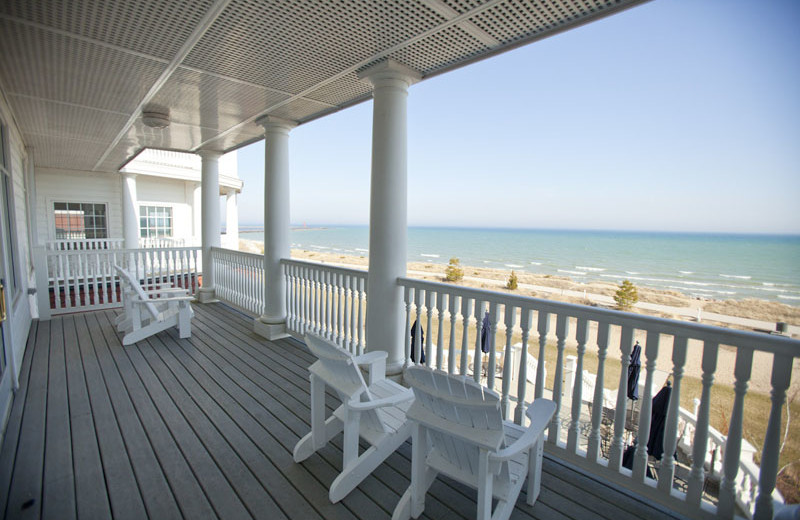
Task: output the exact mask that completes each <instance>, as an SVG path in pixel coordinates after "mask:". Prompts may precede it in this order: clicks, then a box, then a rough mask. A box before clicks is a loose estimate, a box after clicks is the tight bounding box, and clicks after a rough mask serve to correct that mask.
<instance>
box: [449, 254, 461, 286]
mask: <svg viewBox="0 0 800 520" xmlns="http://www.w3.org/2000/svg"><path fill="white" fill-rule="evenodd" d="M460 264H461V262H460V261H459V260H458V258H456V257H453V258H451V259H450V264H449V265H448V266H447V269H445V270H444V277H445V280H447V281H448V282H459V281H461V280H463V279H464V270H463V269H461V265H460Z"/></svg>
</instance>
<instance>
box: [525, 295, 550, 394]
mask: <svg viewBox="0 0 800 520" xmlns="http://www.w3.org/2000/svg"><path fill="white" fill-rule="evenodd" d="M538 319H539V322H538V328H537V332H538V333H539V358H538V359H537V363H536V388H535V389H534V393H533V396H534V399H539V398H540V397H542V395H544V385H545V383H546V381H545V380H544V359H545V358H544V356H545V347H546V346H547V334H548V332H550V314H548V313H546V312H544V311H539V318H538ZM526 363H527V360H526Z"/></svg>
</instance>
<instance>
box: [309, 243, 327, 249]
mask: <svg viewBox="0 0 800 520" xmlns="http://www.w3.org/2000/svg"><path fill="white" fill-rule="evenodd" d="M308 247H313V248H314V249H330V247H328V246H318V245H316V244H311V245H310V246H308Z"/></svg>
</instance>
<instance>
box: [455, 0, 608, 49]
mask: <svg viewBox="0 0 800 520" xmlns="http://www.w3.org/2000/svg"><path fill="white" fill-rule="evenodd" d="M619 4H620V2H619V1H616V0H590V1H583V2H566V1H559V0H508V1H506V2H502V3H500V4H498V5H497V6H495V7H492V8H489V9H486V10H485V11H482V12H480V13H478V14H477V15H475V16H474V17H472V18H470V21H472V22H473V23H474V24H475V25H476V26H477V27H478V28H480V29H481V30H482V31H484V32H485V33H487V34H489V35H490V36H492V37H493V38H495V39H497V40H499V41H500V42H502V43H503V44H507V43H511V42H515V41H518V40H522V39H525V38H528V37H531V36H533V35H536V34H539V33H545V32H548V31H552V30H554V29H558V28H560V27H562V26H565V25H568V24H569V23H570V22H576V21H577V20H578V19H579V18H580V17H583V16H586V15H592V14H594V13H595V12H599V11H602V10H603V9H609V8H612V7H615V6H618V5H619Z"/></svg>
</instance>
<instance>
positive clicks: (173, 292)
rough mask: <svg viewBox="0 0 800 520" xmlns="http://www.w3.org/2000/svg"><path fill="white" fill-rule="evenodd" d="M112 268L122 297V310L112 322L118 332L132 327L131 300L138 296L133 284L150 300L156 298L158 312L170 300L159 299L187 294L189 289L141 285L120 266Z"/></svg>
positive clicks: (123, 331) (125, 331) (129, 329)
mask: <svg viewBox="0 0 800 520" xmlns="http://www.w3.org/2000/svg"><path fill="white" fill-rule="evenodd" d="M114 269H115V270H116V272H117V276H119V280H120V294H121V297H122V298H121V299H122V312H121V313H120V314H119V315H118V316H117V317H116V319H115V320H114V324H115V325H116V327H117V331H119V332H122V333H127V332H130V331H131V330H132V329H133V319H132V316H133V302H134V301H136V299H137V298H139V296H138V294H137V292H136V289H135V288H134V286H135V285H137V284H138V285H139V287H141V288H142V290H143V291H144V293H145V294H147V296H148V298H150V299H151V300H152V299H154V298H155V299H156V300H154V301H153V304H154V305H155V306H156V308H157V309H158V310H159V312H161V311H164V310H166V308H167V307H168V306H169V302H170V300H164V301H159V300H160V299H163V298H166V297H169V296H189V291H188V290H186V289H183V288H181V287H173V286H169V287H166V286H165V285H166V284H163V283H159V284H151V285H142V284H140V283H138V282H137V281H136V279H135V277H134V276H133V275H132V274H130V273H129V272H128V271H126V270H124V269H123V268H121V267H120V266H118V265H114Z"/></svg>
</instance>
